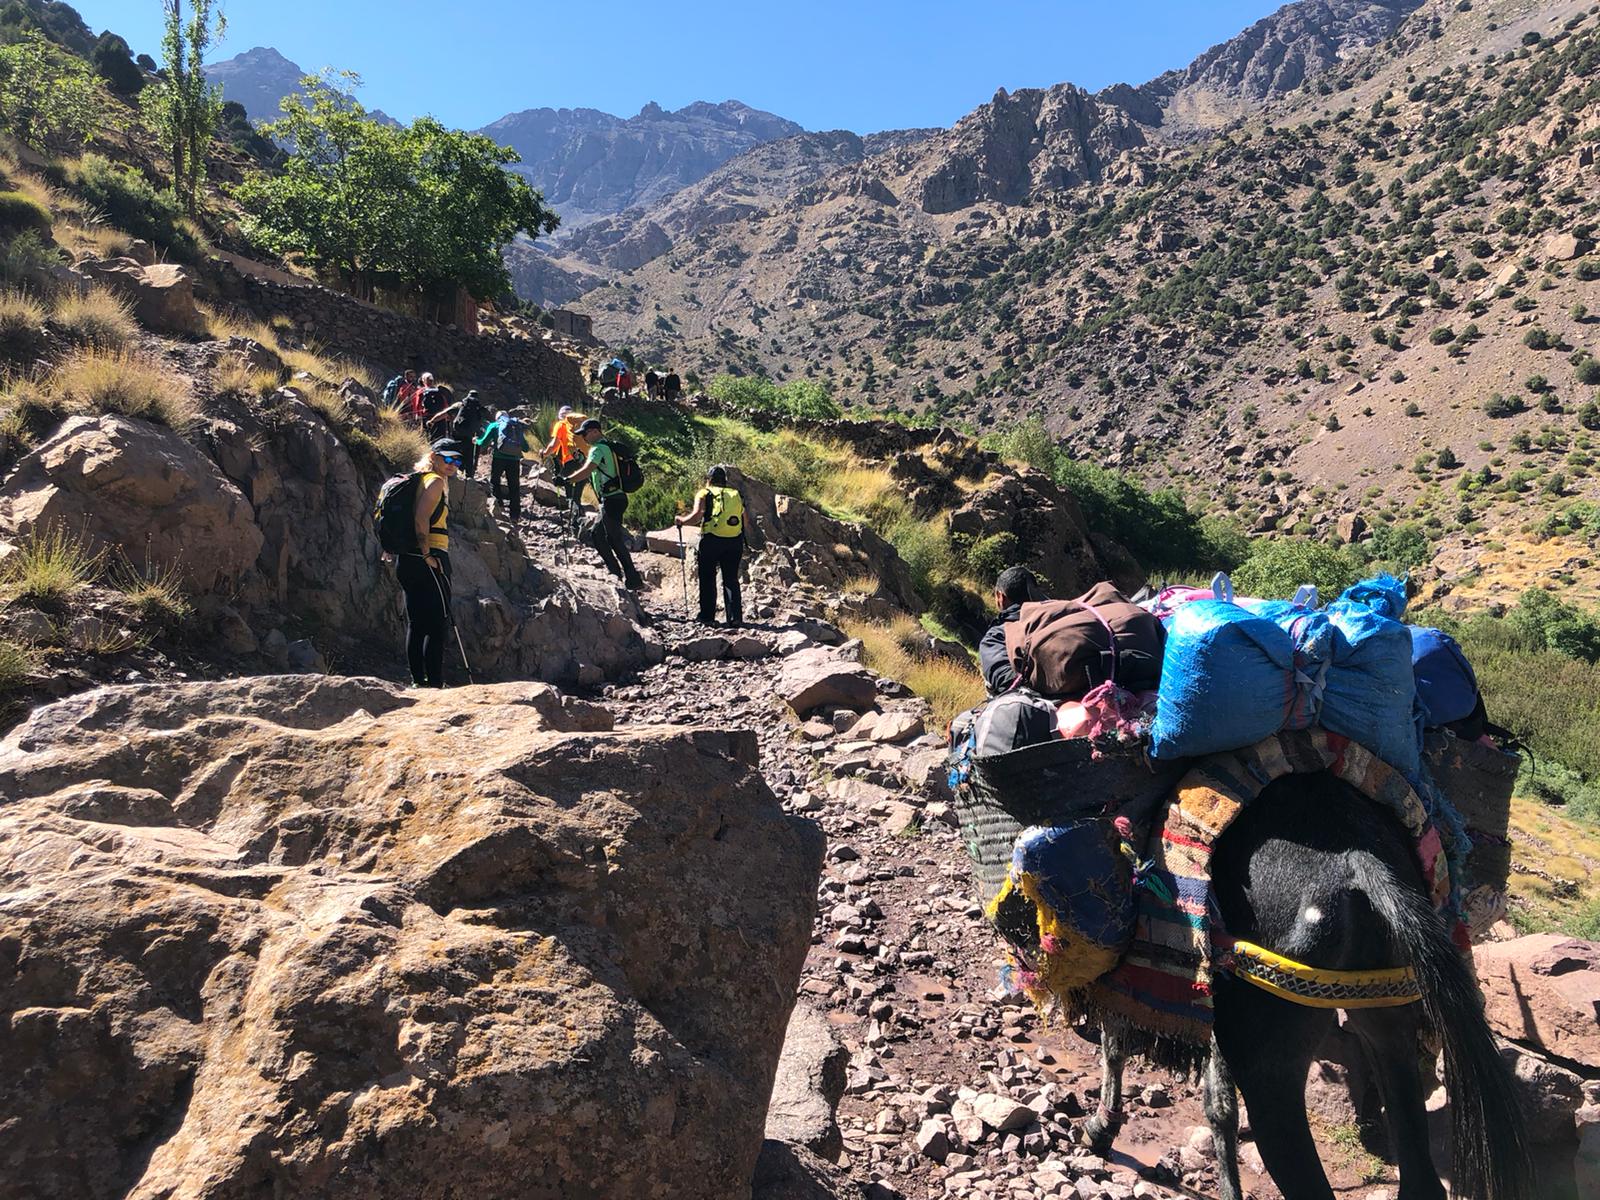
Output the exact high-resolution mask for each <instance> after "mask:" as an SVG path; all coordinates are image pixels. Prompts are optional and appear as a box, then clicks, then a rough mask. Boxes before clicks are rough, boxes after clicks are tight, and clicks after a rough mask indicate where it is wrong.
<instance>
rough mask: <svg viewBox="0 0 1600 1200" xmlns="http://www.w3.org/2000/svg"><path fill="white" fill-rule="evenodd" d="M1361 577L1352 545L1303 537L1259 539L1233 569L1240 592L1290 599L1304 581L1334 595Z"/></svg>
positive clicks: (1322, 592) (1359, 564)
mask: <svg viewBox="0 0 1600 1200" xmlns="http://www.w3.org/2000/svg"><path fill="white" fill-rule="evenodd" d="M1360 577H1361V563H1360V562H1359V561H1358V559H1357V558H1356V556H1355V554H1354V553H1352V552H1351V551H1350V550H1349V549H1347V548H1344V547H1336V546H1330V545H1326V544H1324V543H1322V542H1315V541H1309V540H1306V539H1303V538H1280V539H1273V540H1270V541H1258V542H1256V543H1255V545H1254V547H1253V548H1252V550H1251V551H1250V557H1248V558H1247V559H1245V560H1244V562H1243V563H1242V564H1240V566H1239V567H1238V568H1237V569H1236V570H1235V571H1234V572H1233V582H1234V585H1235V586H1236V587H1237V588H1238V590H1239V592H1240V593H1241V594H1248V595H1251V596H1259V597H1261V598H1262V599H1267V600H1272V599H1287V598H1288V597H1290V596H1292V595H1294V592H1295V589H1296V588H1298V587H1299V586H1300V585H1301V584H1303V583H1313V584H1316V586H1317V590H1318V591H1319V592H1320V593H1321V594H1322V595H1323V596H1325V597H1329V598H1331V597H1333V596H1336V595H1338V594H1339V593H1340V592H1342V591H1344V590H1345V588H1347V587H1349V586H1350V585H1351V584H1352V583H1354V582H1355V581H1356V580H1357V579H1359V578H1360Z"/></svg>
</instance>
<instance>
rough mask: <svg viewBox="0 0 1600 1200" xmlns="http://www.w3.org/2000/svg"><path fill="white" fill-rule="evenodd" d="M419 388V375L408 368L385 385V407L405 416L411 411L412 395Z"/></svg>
mask: <svg viewBox="0 0 1600 1200" xmlns="http://www.w3.org/2000/svg"><path fill="white" fill-rule="evenodd" d="M416 387H417V373H416V371H415V370H414V369H412V368H410V367H408V368H406V370H405V371H403V372H402V373H401V374H399V375H396V376H395V377H394V378H393V379H391V380H389V382H388V383H386V384H384V385H383V406H384V407H385V408H387V409H390V410H391V411H393V412H395V413H397V414H400V415H402V416H403V415H404V414H406V413H408V412H410V411H411V393H412V392H414V391H415V390H416Z"/></svg>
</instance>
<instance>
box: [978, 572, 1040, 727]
mask: <svg viewBox="0 0 1600 1200" xmlns="http://www.w3.org/2000/svg"><path fill="white" fill-rule="evenodd" d="M1042 599H1044V596H1043V594H1042V593H1041V592H1040V590H1039V581H1038V580H1036V579H1035V578H1034V577H1033V572H1032V571H1030V570H1028V568H1027V567H1007V568H1006V569H1005V570H1004V571H1001V572H1000V578H999V579H996V580H995V581H994V606H995V608H997V609H998V610H999V613H1000V615H999V616H998V617H996V618H995V621H994V624H993V625H990V626H989V628H988V629H986V630H984V633H983V637H982V638H981V639H980V640H979V642H978V665H979V666H980V667H982V668H983V683H984V686H985V687H987V688H988V689H989V694H990V695H991V696H998V695H999V694H1000V693H1001V692H1005V691H1009V690H1010V689H1011V687H1012V686H1013V685H1014V684H1015V683H1016V682H1017V671H1016V668H1015V667H1013V666H1012V665H1011V659H1010V657H1009V656H1008V655H1007V654H1006V626H1007V625H1008V624H1010V623H1011V622H1012V621H1015V620H1016V619H1017V612H1018V611H1019V610H1020V609H1021V608H1022V606H1023V605H1024V604H1027V603H1029V602H1030V601H1033V600H1042Z"/></svg>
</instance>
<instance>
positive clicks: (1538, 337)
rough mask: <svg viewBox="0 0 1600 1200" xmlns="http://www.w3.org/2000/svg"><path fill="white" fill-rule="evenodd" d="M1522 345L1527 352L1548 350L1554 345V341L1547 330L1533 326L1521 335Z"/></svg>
mask: <svg viewBox="0 0 1600 1200" xmlns="http://www.w3.org/2000/svg"><path fill="white" fill-rule="evenodd" d="M1522 344H1523V345H1524V346H1526V347H1527V348H1528V349H1529V350H1550V349H1552V348H1554V346H1555V345H1556V339H1555V338H1554V337H1553V336H1552V335H1551V333H1550V331H1549V330H1547V329H1540V328H1539V327H1538V326H1537V325H1535V326H1534V327H1533V328H1532V329H1530V330H1528V332H1527V333H1525V334H1523V335H1522Z"/></svg>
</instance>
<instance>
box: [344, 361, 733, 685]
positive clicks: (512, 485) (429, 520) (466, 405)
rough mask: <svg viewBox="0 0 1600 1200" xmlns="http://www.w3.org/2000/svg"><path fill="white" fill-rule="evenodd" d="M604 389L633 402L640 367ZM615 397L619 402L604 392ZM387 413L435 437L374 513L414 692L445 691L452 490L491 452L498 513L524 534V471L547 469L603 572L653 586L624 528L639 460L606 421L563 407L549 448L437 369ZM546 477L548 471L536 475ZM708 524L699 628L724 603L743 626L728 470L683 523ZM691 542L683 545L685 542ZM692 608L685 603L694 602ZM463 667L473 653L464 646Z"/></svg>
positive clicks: (702, 548)
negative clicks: (587, 507) (399, 607)
mask: <svg viewBox="0 0 1600 1200" xmlns="http://www.w3.org/2000/svg"><path fill="white" fill-rule="evenodd" d="M592 379H593V382H595V383H598V384H599V385H600V387H601V388H602V393H601V400H602V403H603V402H604V400H605V399H606V398H608V397H610V396H611V395H613V394H616V395H621V396H628V395H630V394H631V393H632V392H633V390H634V388H635V386H636V384H635V377H634V373H633V371H632V369H631V368H630V367H629V366H628V364H626V363H624V362H623V361H622V360H621V359H612V360H611V361H610V362H608V363H606V364H604V365H603V366H602V367H600V368H598V369H597V370H596V371H595V372H594V373H593V375H592ZM644 385H645V390H646V393H647V394H648V396H649V397H650V398H651V399H652V400H674V399H676V398H677V397H678V396H679V395H680V394H681V391H682V384H681V381H680V380H679V377H678V376H677V374H676V373H666V372H661V371H655V370H651V371H647V372H645V375H644ZM613 388H614V389H616V391H615V393H612V392H610V391H609V390H606V389H613ZM383 403H384V404H385V405H386V406H387V407H388V408H389V409H390V410H391V411H392V412H394V413H395V414H396V415H397V416H398V417H399V418H400V419H401V420H402V421H405V422H406V423H407V424H409V425H411V426H413V427H415V428H416V429H417V430H419V431H420V432H422V433H424V434H425V435H426V436H427V437H428V438H429V439H430V445H429V450H428V453H427V454H426V455H424V456H423V457H422V458H421V459H419V460H418V461H417V463H416V464H415V465H414V466H413V468H412V470H411V471H409V472H408V473H406V474H404V475H397V476H395V477H394V478H392V479H390V480H389V481H388V482H387V483H385V484H384V485H383V488H382V490H381V491H380V493H379V495H378V499H377V503H376V505H375V507H374V510H373V517H374V519H375V521H376V523H377V526H378V535H379V542H380V544H381V545H382V548H383V552H384V555H385V558H386V560H392V561H394V562H395V564H396V574H397V578H398V580H399V583H400V586H401V590H402V591H403V592H404V595H405V606H406V626H407V632H406V656H407V660H408V663H409V666H410V669H411V676H412V682H413V683H414V684H415V685H416V686H418V687H443V686H444V659H445V653H444V649H445V641H446V638H447V635H448V634H449V633H450V632H451V631H452V630H453V628H454V623H453V621H452V618H451V610H450V600H451V567H450V554H449V547H450V535H449V519H450V505H449V481H450V480H451V479H453V478H456V477H458V476H461V477H464V478H466V479H473V478H474V477H475V476H476V474H477V465H478V459H479V456H480V454H481V453H483V452H485V451H486V452H487V454H488V457H489V478H488V485H489V494H490V499H491V502H492V505H493V509H494V512H495V513H496V515H497V516H499V517H501V518H502V519H504V520H505V521H506V522H508V525H509V528H511V529H512V530H515V529H516V528H517V527H518V525H519V523H520V521H521V519H522V492H523V473H524V470H525V464H527V463H528V462H530V461H537V462H542V463H543V464H544V467H543V468H542V473H543V474H545V475H546V476H547V478H548V479H549V480H550V481H551V482H553V483H554V484H556V485H557V486H558V487H559V488H560V489H561V491H562V492H563V494H564V495H565V497H566V501H567V522H566V526H565V530H564V532H565V533H566V534H567V535H570V536H572V537H573V538H575V539H576V540H578V541H580V542H584V543H587V544H588V545H590V546H592V547H593V548H594V550H595V551H596V553H598V555H599V556H600V561H601V563H602V564H603V565H604V566H605V569H606V570H607V571H608V572H609V573H610V574H611V575H613V576H614V577H616V578H617V579H618V580H620V581H621V583H622V586H623V587H625V588H627V589H628V590H629V591H638V590H639V589H641V588H642V587H643V586H644V579H643V577H642V576H641V575H640V573H639V570H638V567H637V566H636V565H635V563H634V560H633V554H632V550H631V547H630V545H629V534H628V532H627V530H626V528H625V527H624V525H623V518H624V515H625V514H626V513H627V510H628V498H629V496H630V495H632V494H633V493H635V492H637V491H638V490H639V488H640V487H641V486H642V485H643V482H644V474H643V472H642V470H641V469H640V465H639V459H638V456H637V453H636V452H635V450H634V449H633V447H632V446H630V445H629V444H628V443H627V442H626V441H623V440H622V439H619V438H617V437H615V436H609V437H608V436H607V434H606V431H605V426H604V425H603V424H602V422H601V420H600V419H599V418H597V417H592V416H586V415H585V414H583V413H581V412H578V411H576V410H575V409H574V408H573V407H572V406H571V405H562V406H561V408H560V410H559V411H558V412H557V413H556V416H555V419H554V420H553V421H552V422H551V425H550V430H549V437H548V439H546V440H545V441H543V442H542V443H541V442H540V441H539V440H538V437H537V436H536V432H535V430H534V429H533V428H532V427H531V419H530V417H529V416H527V415H525V412H524V410H523V409H520V408H515V407H512V408H502V409H498V410H492V409H491V408H490V407H489V405H488V404H486V403H485V402H484V401H483V400H482V399H481V398H480V397H479V395H478V393H477V392H476V391H475V390H469V391H468V392H467V393H466V394H465V395H464V396H463V397H461V399H459V400H457V399H456V398H455V395H454V393H453V392H452V390H451V388H449V387H448V386H446V385H444V384H441V383H439V382H437V380H436V379H435V378H434V376H433V374H432V373H431V372H428V371H422V372H420V373H419V372H418V371H416V370H414V369H412V370H407V371H404V372H402V373H401V374H399V375H396V376H395V377H394V378H393V379H391V380H390V381H389V382H388V383H387V384H386V385H385V387H384V389H383ZM536 473H540V472H536ZM586 491H587V492H589V493H592V495H593V498H594V512H593V515H592V516H590V517H588V518H587V519H586V518H584V516H583V511H584V505H583V500H584V496H585V493H586ZM677 525H678V527H679V528H680V529H681V528H682V527H683V526H684V525H699V526H700V527H701V537H700V542H699V550H698V565H697V574H698V576H699V595H700V605H699V619H700V620H701V621H702V622H705V623H713V622H714V621H715V620H716V615H717V603H718V600H717V597H718V592H719V582H720V593H721V597H722V601H721V602H722V608H723V613H724V617H725V619H726V622H727V624H729V625H730V626H737V625H740V624H741V623H742V622H743V619H744V612H743V597H742V596H741V593H740V586H739V571H740V566H741V563H742V560H743V557H744V546H745V536H744V525H745V509H744V500H743V497H742V496H741V494H740V493H739V491H738V489H737V488H735V487H732V486H730V484H729V469H728V468H727V467H725V466H716V467H713V468H712V469H711V470H710V471H709V472H708V473H707V476H706V482H705V487H704V488H703V489H702V490H701V491H700V492H699V493H698V494H697V495H696V497H695V500H694V506H693V508H692V510H691V511H690V512H689V513H688V514H686V515H685V516H682V517H679V518H677ZM680 536H681V535H680ZM686 599H687V598H686ZM456 641H457V645H458V649H459V650H460V652H461V660H462V665H463V666H464V667H466V668H467V671H468V675H469V678H470V673H471V668H470V666H469V665H468V663H467V659H466V651H465V648H464V646H462V645H461V639H460V637H459V635H457V636H456Z"/></svg>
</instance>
